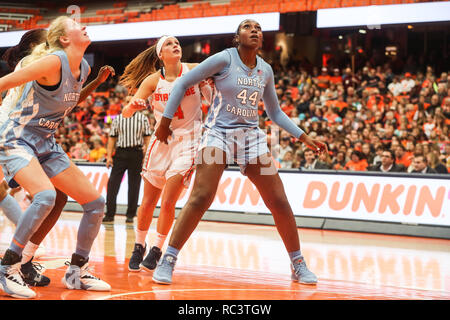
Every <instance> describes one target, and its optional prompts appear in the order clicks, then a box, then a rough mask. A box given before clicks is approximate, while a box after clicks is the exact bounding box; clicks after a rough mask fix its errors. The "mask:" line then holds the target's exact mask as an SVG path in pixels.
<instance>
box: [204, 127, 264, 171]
mask: <svg viewBox="0 0 450 320" xmlns="http://www.w3.org/2000/svg"><path fill="white" fill-rule="evenodd" d="M206 147H216V148H219V149H221V150H223V151H224V152H225V154H226V164H228V165H231V164H237V165H238V166H239V167H240V169H241V173H242V174H243V175H245V169H246V168H247V166H248V165H249V164H256V163H257V162H256V160H257V159H258V158H259V157H260V156H262V155H264V154H267V153H269V148H268V147H267V136H266V134H265V133H264V132H263V131H262V130H261V129H260V128H236V129H220V128H216V127H214V128H206V129H205V131H204V132H203V136H202V140H201V142H200V146H199V149H198V151H200V150H202V149H204V148H206ZM198 154H200V153H198ZM205 157H208V155H205V154H203V161H205V162H207V161H208V159H206V160H205ZM214 160H215V159H211V160H209V161H214ZM196 161H197V163H198V161H202V159H200V158H199V157H198V158H197V159H196Z"/></svg>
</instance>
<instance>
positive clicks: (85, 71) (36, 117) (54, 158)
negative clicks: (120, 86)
mask: <svg viewBox="0 0 450 320" xmlns="http://www.w3.org/2000/svg"><path fill="white" fill-rule="evenodd" d="M51 54H53V55H56V56H58V57H59V59H60V60H61V81H60V83H59V84H58V87H57V89H56V90H52V91H48V90H47V89H45V88H43V87H42V86H41V85H40V84H38V83H37V81H31V82H28V83H26V84H25V85H24V88H23V92H22V94H21V96H20V98H19V100H18V101H17V103H16V105H15V106H14V107H13V108H12V110H11V111H10V112H9V118H8V119H7V120H6V122H4V123H3V124H2V125H1V127H0V165H1V166H2V168H3V173H4V174H5V178H6V180H7V181H8V182H9V181H10V180H11V179H12V178H13V177H14V176H15V175H16V173H17V172H18V171H19V170H21V169H22V168H24V167H26V166H27V165H28V163H29V162H30V161H31V159H32V157H36V158H37V159H38V160H39V162H40V163H41V165H42V168H43V169H44V171H45V173H46V174H47V175H48V177H49V178H52V177H54V176H56V175H57V174H59V173H60V172H62V171H64V170H65V169H67V168H68V167H69V165H70V160H69V158H68V156H67V155H66V153H65V152H64V150H63V149H62V148H61V146H59V145H58V144H56V141H55V138H54V133H55V131H56V129H57V128H58V126H59V125H60V123H61V122H62V120H63V119H64V117H65V116H66V115H67V114H68V113H69V112H70V111H71V110H72V109H73V108H74V107H75V106H76V105H77V102H78V99H79V97H80V91H81V89H82V86H83V84H84V82H85V81H86V79H87V77H88V75H89V65H88V63H87V62H86V60H84V59H83V60H82V62H81V71H80V76H79V79H75V78H74V77H73V75H72V72H71V70H70V67H69V62H68V59H67V55H66V53H65V51H63V50H60V51H56V52H53V53H51Z"/></svg>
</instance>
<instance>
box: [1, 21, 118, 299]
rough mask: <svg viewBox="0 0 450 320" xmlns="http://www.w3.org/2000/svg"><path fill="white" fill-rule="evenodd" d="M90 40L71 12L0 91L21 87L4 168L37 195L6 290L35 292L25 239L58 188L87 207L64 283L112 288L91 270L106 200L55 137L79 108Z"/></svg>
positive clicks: (9, 264) (4, 135)
mask: <svg viewBox="0 0 450 320" xmlns="http://www.w3.org/2000/svg"><path fill="white" fill-rule="evenodd" d="M89 44H90V39H89V36H88V35H87V32H86V28H85V27H82V26H81V25H79V24H78V23H77V22H76V21H75V20H73V19H70V18H68V17H65V16H63V17H59V18H57V19H55V20H54V21H53V22H52V23H51V25H50V27H49V30H48V35H47V41H46V43H43V44H40V45H38V46H36V47H35V48H34V50H33V52H32V54H31V55H30V56H28V57H26V58H25V59H24V60H23V62H22V68H21V69H19V70H16V71H14V72H13V73H11V74H9V75H7V76H5V77H3V78H0V92H2V91H5V90H8V89H11V88H15V87H20V91H19V92H20V93H19V94H18V96H17V99H16V102H15V106H14V108H13V110H12V111H11V112H10V113H9V119H8V120H7V121H6V122H5V123H4V124H3V125H2V126H1V128H0V165H1V166H2V168H3V173H4V175H5V179H6V180H7V181H8V182H10V181H11V180H12V179H14V181H16V182H17V183H18V184H19V185H20V186H22V187H23V188H24V189H25V190H26V191H27V192H28V193H29V194H30V195H31V196H32V197H33V201H32V203H31V205H30V207H29V208H28V209H27V210H26V211H25V212H24V213H23V214H22V215H21V217H20V219H19V221H18V224H17V228H16V231H15V233H14V236H13V239H12V242H11V244H10V247H9V249H8V250H7V251H6V252H5V255H4V257H3V259H2V261H1V265H0V289H2V290H3V291H5V292H6V293H7V294H9V295H11V296H13V297H18V298H33V297H35V296H36V293H35V292H34V291H33V290H31V289H30V288H29V287H28V286H27V285H26V284H25V283H24V281H23V279H22V277H21V274H20V260H21V255H22V251H23V249H24V246H25V244H26V243H27V242H28V240H29V239H30V237H31V236H32V235H33V233H34V232H35V231H36V230H37V228H39V226H40V225H41V223H42V221H43V220H44V219H45V218H46V216H47V215H48V214H49V212H50V210H51V209H52V208H53V206H54V203H55V197H56V192H55V188H57V189H59V190H61V191H62V192H63V193H65V194H67V195H68V196H70V197H71V198H73V199H74V200H75V201H77V202H78V203H80V205H81V206H82V207H83V210H84V214H83V217H82V219H81V222H80V226H79V229H78V235H77V246H76V250H75V253H74V254H73V255H72V259H71V262H70V265H69V267H68V269H67V271H66V274H65V276H64V278H63V283H64V285H65V286H66V287H67V288H69V289H85V290H98V291H109V290H110V289H111V287H110V286H109V284H107V283H106V282H104V281H102V280H100V279H98V278H96V277H95V276H93V275H92V274H90V272H89V268H88V259H89V253H90V250H91V247H92V244H93V242H94V240H95V238H96V236H97V234H98V231H99V228H100V225H101V221H102V217H103V212H104V205H105V200H104V199H103V197H102V196H101V195H100V193H99V192H98V191H97V190H96V189H95V188H94V186H93V185H92V184H91V183H90V182H89V180H88V179H87V177H86V176H85V175H84V174H83V173H82V172H81V170H80V169H78V168H77V167H76V166H75V165H74V164H73V163H72V162H71V161H70V159H69V158H68V157H67V155H66V153H65V152H64V151H63V149H62V148H61V146H59V145H58V144H56V142H55V138H54V132H55V131H56V129H57V128H58V126H59V125H60V124H61V122H62V120H63V118H64V117H65V116H66V115H67V114H68V113H69V112H70V111H71V110H72V109H73V108H74V107H75V106H76V105H77V103H78V100H79V98H80V92H81V88H82V86H83V84H84V82H85V81H86V79H87V77H88V75H89V73H90V67H89V65H88V64H87V62H86V60H84V59H83V55H84V52H85V50H86V48H87V47H88V46H89Z"/></svg>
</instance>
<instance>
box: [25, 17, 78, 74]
mask: <svg viewBox="0 0 450 320" xmlns="http://www.w3.org/2000/svg"><path fill="white" fill-rule="evenodd" d="M68 19H70V18H69V17H67V16H60V17H58V18H56V19H55V20H53V21H52V23H51V24H50V26H49V28H48V33H47V39H46V41H45V42H44V43H41V44H39V45H37V46H36V47H35V48H34V49H33V51H32V52H31V54H30V55H29V56H27V57H25V59H24V60H23V63H22V67H25V66H27V65H29V64H31V63H33V62H34V61H36V60H39V59H40V58H42V57H43V56H45V55H47V54H49V53H52V52H55V51H58V50H62V49H64V47H63V45H62V44H61V42H60V41H59V38H60V37H61V36H64V35H65V34H66V23H65V22H66V20H68Z"/></svg>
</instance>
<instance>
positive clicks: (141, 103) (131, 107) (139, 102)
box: [122, 99, 147, 118]
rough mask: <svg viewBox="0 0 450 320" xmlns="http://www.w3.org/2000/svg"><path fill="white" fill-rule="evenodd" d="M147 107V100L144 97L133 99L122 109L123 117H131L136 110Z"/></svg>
mask: <svg viewBox="0 0 450 320" xmlns="http://www.w3.org/2000/svg"><path fill="white" fill-rule="evenodd" d="M145 108H147V102H145V100H144V99H134V100H133V101H131V102H130V103H129V104H128V105H127V106H126V107H125V108H123V110H122V116H123V117H124V118H131V117H132V116H133V115H134V113H135V112H136V111H138V110H142V109H145Z"/></svg>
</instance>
